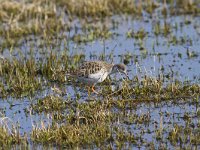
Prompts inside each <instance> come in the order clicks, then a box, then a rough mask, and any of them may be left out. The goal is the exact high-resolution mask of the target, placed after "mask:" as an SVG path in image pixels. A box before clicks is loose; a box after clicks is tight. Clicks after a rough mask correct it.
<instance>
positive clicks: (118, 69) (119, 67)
mask: <svg viewBox="0 0 200 150" xmlns="http://www.w3.org/2000/svg"><path fill="white" fill-rule="evenodd" d="M117 72H120V73H123V74H124V75H126V77H127V78H128V79H129V77H128V74H127V68H126V65H124V64H115V65H114V66H113V68H112V72H111V73H117Z"/></svg>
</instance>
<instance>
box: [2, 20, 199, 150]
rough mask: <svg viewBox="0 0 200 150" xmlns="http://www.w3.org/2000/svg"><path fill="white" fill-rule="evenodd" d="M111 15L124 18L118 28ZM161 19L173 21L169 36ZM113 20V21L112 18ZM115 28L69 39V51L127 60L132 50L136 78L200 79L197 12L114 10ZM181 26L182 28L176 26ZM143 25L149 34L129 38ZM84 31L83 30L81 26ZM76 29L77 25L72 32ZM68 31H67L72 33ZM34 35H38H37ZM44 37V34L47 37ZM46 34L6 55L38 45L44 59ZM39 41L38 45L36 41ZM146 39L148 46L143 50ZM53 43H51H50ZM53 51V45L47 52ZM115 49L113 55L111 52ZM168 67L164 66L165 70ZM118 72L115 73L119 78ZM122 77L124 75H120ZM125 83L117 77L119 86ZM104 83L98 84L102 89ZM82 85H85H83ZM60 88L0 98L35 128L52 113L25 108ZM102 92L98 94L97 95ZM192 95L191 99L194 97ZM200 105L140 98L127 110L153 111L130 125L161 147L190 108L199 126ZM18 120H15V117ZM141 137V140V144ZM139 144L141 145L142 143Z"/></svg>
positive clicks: (9, 112) (8, 111) (10, 113)
mask: <svg viewBox="0 0 200 150" xmlns="http://www.w3.org/2000/svg"><path fill="white" fill-rule="evenodd" d="M185 20H190V21H191V23H190V24H185ZM111 21H115V22H118V23H119V25H118V27H117V28H115V29H113V27H112V24H111V23H110V22H111ZM156 22H160V24H161V26H163V24H164V22H166V23H168V24H169V25H170V26H171V33H169V34H168V35H167V36H164V35H162V34H161V35H158V36H156V35H155V34H154V32H153V31H154V27H155V24H156ZM109 23H110V24H109ZM107 25H108V26H109V28H110V31H111V32H112V33H115V34H114V35H113V37H112V38H109V39H107V40H105V41H103V40H101V39H98V40H95V41H93V42H88V43H81V44H77V43H75V42H73V41H70V42H69V47H68V48H69V50H70V51H69V52H68V53H69V54H71V55H75V54H80V53H83V54H85V59H86V60H96V59H99V56H100V55H102V54H103V55H104V56H105V60H106V61H108V62H114V63H120V62H123V61H124V59H125V57H126V55H130V56H131V58H130V60H129V63H128V64H127V66H128V70H130V71H129V75H130V77H131V78H133V77H134V76H138V77H139V79H142V78H143V77H144V75H147V76H149V77H152V78H157V77H158V76H159V75H160V74H162V75H164V76H166V75H169V76H170V80H167V79H166V83H167V82H174V81H175V79H178V80H180V81H182V82H183V81H190V82H191V83H196V84H200V69H199V67H200V33H199V30H198V29H200V26H199V25H200V17H198V16H196V17H194V16H176V17H170V18H166V19H165V18H161V19H160V18H153V19H146V18H145V17H144V18H143V19H134V18H131V17H123V16H114V17H112V20H108V24H107ZM175 26H177V29H176V27H175ZM141 28H143V29H144V30H145V32H146V36H145V37H144V39H135V38H127V35H126V33H127V32H129V31H130V30H133V31H134V32H136V31H138V30H140V29H141ZM78 32H80V33H81V30H80V31H78ZM73 33H75V32H74V31H73V29H72V31H71V34H72V35H73ZM67 34H68V33H66V35H67ZM172 36H175V37H176V38H177V39H179V40H180V38H183V39H184V40H185V41H184V42H180V43H178V44H173V43H172V42H170V41H171V37H172ZM32 38H37V37H33V36H32ZM41 41H42V40H41ZM41 41H40V40H36V41H27V42H24V43H23V45H22V46H21V47H19V48H16V49H14V51H13V52H12V54H10V52H9V51H8V50H4V52H3V56H4V57H5V58H10V59H12V57H18V56H19V49H20V50H22V52H23V53H25V56H27V57H29V56H28V55H29V51H30V49H31V48H33V51H34V55H35V56H36V57H37V58H38V61H39V60H40V59H41V58H42V57H43V55H42V51H44V47H43V49H41V48H40V46H39V45H40V44H42V42H41ZM64 41H65V39H63V40H61V42H60V43H61V44H59V43H57V45H56V47H55V48H54V49H55V50H58V49H59V51H58V53H62V52H63V51H65V49H66V45H65V44H64ZM32 44H33V45H34V46H33V47H32V46H30V45H32ZM141 45H142V46H143V47H144V49H146V51H145V50H140V49H141ZM47 49H49V48H47ZM188 52H192V53H194V54H195V56H194V57H190V56H189V54H188ZM44 53H45V54H46V53H49V51H48V50H47V51H45V52H44ZM110 55H111V58H109V56H110ZM161 68H163V69H164V71H162V70H161ZM115 77H116V76H113V77H112V78H115ZM117 78H118V79H120V76H119V75H118V76H117ZM117 85H119V83H117V82H115V86H117ZM63 88H64V89H65V92H66V93H67V94H68V95H65V96H66V97H67V96H71V97H72V98H74V97H75V93H76V92H75V91H74V87H72V86H70V85H67V84H66V85H65V84H64V85H63ZM101 88H103V86H102V87H101V86H100V87H97V89H98V90H101ZM77 89H80V88H77ZM78 93H80V94H81V95H82V98H81V102H86V101H85V100H87V90H80V91H79V90H78ZM50 94H54V92H53V91H52V90H51V88H49V87H48V88H46V89H45V90H44V91H41V92H40V91H39V92H38V94H37V95H35V97H33V98H31V100H30V99H29V98H28V97H25V98H21V99H14V98H12V97H10V98H7V99H4V100H3V99H1V100H0V109H1V110H2V113H3V114H4V115H5V116H6V117H8V118H10V119H11V120H12V122H13V123H16V122H19V124H20V127H21V128H20V131H21V133H23V132H27V133H28V132H30V131H31V130H32V126H33V124H37V123H39V122H40V121H41V120H43V121H45V120H49V118H48V115H44V114H42V115H37V114H34V115H31V116H30V114H29V111H28V113H25V112H26V111H27V110H29V109H30V104H31V103H35V102H36V100H37V99H38V98H42V97H45V96H46V95H50ZM92 96H94V97H96V96H95V95H92ZM188 101H189V100H188ZM197 111H200V107H199V100H198V103H190V102H184V101H183V100H180V102H178V103H177V104H175V103H174V102H173V100H171V101H167V102H162V103H159V104H155V103H148V104H146V103H142V104H138V105H137V106H136V108H135V109H134V110H131V111H130V110H127V114H137V115H144V114H145V115H147V116H149V119H150V121H149V122H148V124H147V125H144V124H143V123H142V124H139V123H132V124H131V125H129V130H130V131H131V132H133V133H134V135H136V136H137V135H138V137H139V135H141V133H142V137H141V139H143V140H142V141H146V142H155V146H156V148H159V146H160V144H162V140H164V139H166V138H167V137H168V136H169V135H168V134H169V132H170V130H172V129H173V127H174V124H177V125H181V126H186V121H185V120H184V119H183V118H184V115H185V114H186V113H187V114H189V115H190V116H191V118H192V122H191V123H190V124H193V126H194V128H198V126H197V124H198V122H199V116H197ZM119 123H120V125H124V126H126V125H125V124H124V122H123V120H122V121H119ZM11 124H12V123H11ZM161 126H162V128H163V130H162V132H164V137H162V140H156V130H158V129H160V127H161ZM142 141H141V143H140V144H141V147H140V148H141V149H145V148H147V145H145V144H143V142H142ZM140 144H138V143H137V147H138V145H140ZM165 144H166V147H167V148H170V149H171V148H172V147H173V146H172V145H171V144H170V143H169V141H167V142H166V143H165ZM138 148H139V147H138Z"/></svg>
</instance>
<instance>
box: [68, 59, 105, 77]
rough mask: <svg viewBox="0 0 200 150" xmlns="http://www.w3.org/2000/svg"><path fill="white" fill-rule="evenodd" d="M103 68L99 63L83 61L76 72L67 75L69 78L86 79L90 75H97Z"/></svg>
mask: <svg viewBox="0 0 200 150" xmlns="http://www.w3.org/2000/svg"><path fill="white" fill-rule="evenodd" d="M103 67H104V66H103V64H102V63H101V62H99V61H84V62H83V63H82V64H81V65H80V66H79V67H78V68H77V69H76V70H73V71H71V72H69V73H68V74H69V75H70V76H76V77H85V78H87V77H88V76H89V75H90V74H95V73H98V72H99V71H100V70H101V69H102V68H103Z"/></svg>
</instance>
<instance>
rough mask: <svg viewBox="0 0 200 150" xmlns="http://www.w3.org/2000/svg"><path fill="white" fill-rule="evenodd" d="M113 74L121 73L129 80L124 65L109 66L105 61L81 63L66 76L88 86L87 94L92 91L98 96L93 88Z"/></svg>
mask: <svg viewBox="0 0 200 150" xmlns="http://www.w3.org/2000/svg"><path fill="white" fill-rule="evenodd" d="M115 73H122V74H124V75H125V76H126V77H127V78H128V79H129V77H128V74H127V68H126V65H125V64H122V63H121V64H110V63H107V62H105V61H83V62H82V64H81V65H80V66H79V67H78V68H76V69H75V70H70V71H68V72H67V73H66V75H67V76H70V77H72V78H76V79H77V80H78V81H79V82H82V83H84V84H86V85H88V93H89V92H90V90H92V92H94V93H96V94H98V92H97V91H95V89H94V86H95V85H96V84H97V83H101V82H103V81H104V80H105V79H106V78H107V77H108V76H109V75H111V74H115Z"/></svg>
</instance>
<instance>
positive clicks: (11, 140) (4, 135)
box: [0, 117, 28, 149]
mask: <svg viewBox="0 0 200 150" xmlns="http://www.w3.org/2000/svg"><path fill="white" fill-rule="evenodd" d="M0 145H1V148H3V149H9V148H13V145H15V146H16V145H17V146H18V147H21V148H27V147H28V139H27V135H26V134H24V135H23V136H22V135H21V134H20V127H19V124H18V123H16V124H15V123H14V122H13V121H12V120H11V119H10V118H8V117H1V118H0Z"/></svg>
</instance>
